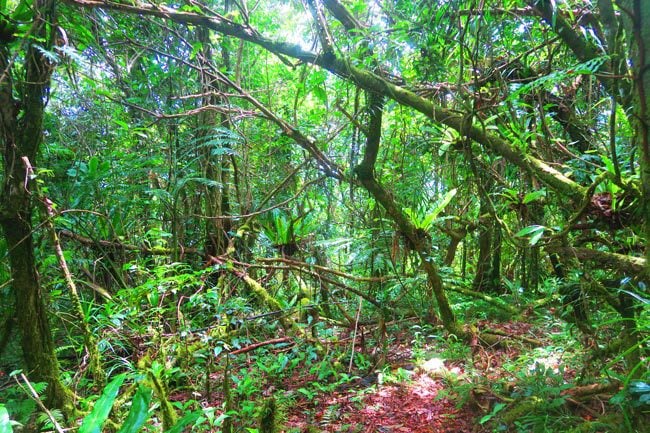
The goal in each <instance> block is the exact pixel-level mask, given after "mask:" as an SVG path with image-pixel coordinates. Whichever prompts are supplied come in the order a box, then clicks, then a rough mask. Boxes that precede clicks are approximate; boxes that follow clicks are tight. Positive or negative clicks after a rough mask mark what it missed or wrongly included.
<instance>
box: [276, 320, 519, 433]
mask: <svg viewBox="0 0 650 433" xmlns="http://www.w3.org/2000/svg"><path fill="white" fill-rule="evenodd" d="M490 326H491V328H492V329H494V324H490ZM500 328H501V329H500V330H501V331H502V332H504V333H507V334H508V335H519V336H524V335H527V336H529V337H530V336H531V326H530V325H528V324H525V323H512V322H511V323H506V324H503V325H500ZM400 337H401V338H400ZM409 337H412V336H410V335H401V336H398V337H397V339H396V340H395V341H393V342H392V343H391V346H390V349H389V353H388V356H387V360H386V365H387V366H390V367H389V368H384V369H383V371H387V373H386V374H383V375H380V374H371V375H370V376H366V377H363V378H359V379H357V380H355V381H352V382H351V383H350V384H348V385H347V386H344V387H340V389H338V390H336V391H335V392H332V393H328V394H323V395H319V396H317V397H316V398H314V399H313V400H311V401H302V402H300V403H299V404H296V405H295V406H293V407H292V408H291V410H290V411H289V413H288V423H287V427H288V428H289V429H288V430H287V431H300V432H301V433H302V432H312V431H320V432H349V433H366V432H368V433H370V432H373V433H375V432H380V433H402V432H411V433H447V432H449V433H452V432H454V433H484V432H485V433H487V432H490V431H491V429H488V428H487V427H484V426H483V425H481V424H480V422H479V420H480V419H481V417H482V416H483V415H485V413H486V412H489V410H490V408H491V405H493V403H494V401H490V400H491V398H492V396H488V395H478V394H476V393H475V389H474V387H473V386H471V385H470V383H469V381H468V380H467V375H466V372H467V370H469V369H472V371H473V374H474V375H477V374H478V375H480V376H482V377H483V378H484V379H485V380H487V381H490V380H496V379H497V378H498V379H502V377H500V376H501V375H502V373H503V371H502V369H501V367H502V364H503V363H504V362H506V361H509V360H513V359H515V358H516V357H518V356H519V354H520V350H519V348H518V347H517V345H508V344H503V345H502V344H495V345H492V346H490V347H487V348H486V347H484V346H481V345H478V344H477V345H475V346H474V347H473V348H472V350H471V352H470V358H471V359H470V360H467V361H459V360H446V359H443V358H442V357H440V356H439V355H440V353H438V352H439V351H440V348H439V347H436V345H435V344H427V345H425V346H423V347H420V348H419V349H418V351H419V355H420V356H421V355H425V356H424V360H423V361H420V364H419V365H418V363H417V361H416V360H415V359H414V353H413V347H412V341H409ZM504 341H505V339H504ZM468 362H471V364H472V365H468ZM382 376H383V377H382ZM301 381H302V380H301V378H298V377H294V378H291V379H289V380H287V381H286V382H285V385H287V386H288V387H291V386H292V385H291V384H294V385H293V386H300V385H299V384H300V383H301ZM296 384H297V385H296ZM463 384H465V385H466V386H465V387H463V386H462V385H463ZM457 389H464V390H465V391H466V393H465V394H464V395H461V394H463V391H461V392H460V393H459V392H457ZM470 390H471V391H470Z"/></svg>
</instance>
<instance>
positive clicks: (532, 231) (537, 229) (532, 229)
mask: <svg viewBox="0 0 650 433" xmlns="http://www.w3.org/2000/svg"><path fill="white" fill-rule="evenodd" d="M544 230H546V227H544V226H540V225H531V226H528V227H524V228H523V229H521V230H519V231H518V232H517V233H516V234H515V236H517V237H520V238H524V237H528V238H529V240H528V243H529V244H530V245H535V244H537V242H539V240H540V239H541V238H542V236H544Z"/></svg>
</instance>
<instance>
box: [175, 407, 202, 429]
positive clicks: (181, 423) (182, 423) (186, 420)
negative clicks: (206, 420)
mask: <svg viewBox="0 0 650 433" xmlns="http://www.w3.org/2000/svg"><path fill="white" fill-rule="evenodd" d="M201 414H203V411H202V410H197V411H194V412H190V413H188V414H187V415H185V416H184V417H183V418H181V419H179V420H178V422H177V423H176V424H174V427H172V428H170V429H169V430H167V433H183V432H184V431H186V430H185V427H187V426H189V425H190V424H193V423H194V422H196V420H197V419H199V417H200V416H201Z"/></svg>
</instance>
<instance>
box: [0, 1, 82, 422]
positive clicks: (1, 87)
mask: <svg viewBox="0 0 650 433" xmlns="http://www.w3.org/2000/svg"><path fill="white" fill-rule="evenodd" d="M34 10H35V12H34V25H33V27H32V30H33V31H32V34H31V36H30V38H29V39H28V40H27V41H26V42H25V43H24V44H23V46H26V50H25V52H24V53H23V54H19V53H11V52H10V50H9V47H8V46H7V44H3V45H1V46H0V74H1V75H0V140H2V142H1V144H2V157H3V165H4V166H3V173H4V178H3V179H2V190H1V191H0V225H2V230H3V232H4V236H5V239H6V241H7V248H8V251H9V264H10V266H11V276H12V278H13V281H12V283H11V285H12V288H13V292H14V296H15V300H16V312H17V314H18V320H17V323H18V326H19V329H20V334H21V342H22V350H23V357H24V361H25V369H26V373H27V375H28V377H29V379H30V380H32V381H36V382H47V384H48V387H47V400H46V404H47V405H48V406H50V407H56V408H60V409H63V410H64V412H65V413H67V414H70V413H71V412H72V394H71V393H70V391H69V390H68V389H67V388H66V387H65V386H64V385H63V384H62V382H61V380H60V378H59V366H58V362H57V359H56V355H55V353H54V342H53V340H52V335H51V333H50V325H49V322H48V317H47V311H46V307H45V302H44V299H43V293H42V290H41V286H40V282H39V277H38V272H37V269H36V259H35V256H34V242H33V236H32V234H33V225H32V213H33V203H32V193H31V192H30V188H31V187H32V186H33V182H32V179H33V175H34V172H33V169H32V165H31V164H32V162H33V161H34V160H35V159H36V155H37V154H38V148H39V146H40V144H41V141H42V135H43V131H42V125H43V112H44V110H45V105H46V103H47V97H48V93H49V83H50V76H51V73H52V68H53V65H52V64H51V63H50V62H49V61H48V60H47V59H46V58H45V56H44V55H43V54H42V52H41V51H39V49H37V47H36V46H35V43H36V41H38V43H39V45H40V46H44V47H45V48H46V49H47V48H48V45H47V42H42V41H51V40H52V35H53V34H50V33H48V29H55V25H54V22H55V21H54V2H53V1H51V0H37V1H35V2H34ZM51 31H52V32H54V30H51ZM23 56H24V59H25V60H24V62H25V64H24V65H23V67H24V77H21V81H22V80H24V82H23V84H22V86H21V90H22V91H21V92H20V95H21V99H20V100H16V99H14V94H15V92H14V89H13V81H12V80H13V74H14V73H19V71H18V69H19V68H15V70H14V68H12V66H14V65H13V64H12V63H11V62H10V60H9V59H15V58H21V57H23Z"/></svg>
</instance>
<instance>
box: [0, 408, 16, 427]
mask: <svg viewBox="0 0 650 433" xmlns="http://www.w3.org/2000/svg"><path fill="white" fill-rule="evenodd" d="M13 431H14V429H13V427H11V420H10V419H9V412H7V408H5V407H4V405H3V404H0V433H13Z"/></svg>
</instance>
